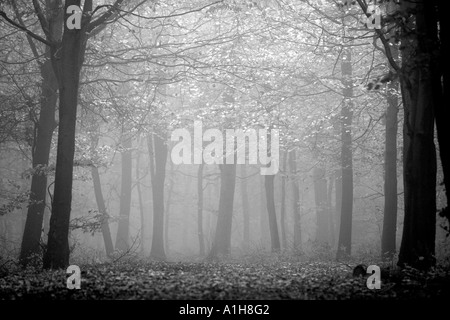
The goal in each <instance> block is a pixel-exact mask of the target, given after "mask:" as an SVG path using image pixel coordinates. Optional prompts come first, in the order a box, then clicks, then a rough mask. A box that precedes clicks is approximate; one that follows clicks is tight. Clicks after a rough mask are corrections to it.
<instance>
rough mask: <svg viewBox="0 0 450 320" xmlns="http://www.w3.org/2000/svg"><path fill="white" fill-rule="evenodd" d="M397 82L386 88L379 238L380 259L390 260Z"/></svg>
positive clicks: (394, 217) (393, 225)
mask: <svg viewBox="0 0 450 320" xmlns="http://www.w3.org/2000/svg"><path fill="white" fill-rule="evenodd" d="M397 90H398V82H397V81H393V82H391V83H390V84H389V86H388V93H387V103H388V107H387V110H386V139H385V155H384V216H383V232H382V236H381V257H382V259H387V260H390V259H392V258H393V256H394V254H395V251H396V244H395V238H396V230H397V131H398V117H397V114H398V98H397V94H396V92H397Z"/></svg>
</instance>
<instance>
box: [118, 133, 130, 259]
mask: <svg viewBox="0 0 450 320" xmlns="http://www.w3.org/2000/svg"><path fill="white" fill-rule="evenodd" d="M122 148H123V151H122V152H121V155H122V156H121V157H122V161H121V166H122V174H121V187H120V212H119V226H118V228H117V237H116V249H117V250H122V251H127V250H128V249H129V244H128V240H129V231H130V209H131V184H132V177H131V172H132V151H131V148H132V139H131V134H130V133H129V132H127V133H123V135H122Z"/></svg>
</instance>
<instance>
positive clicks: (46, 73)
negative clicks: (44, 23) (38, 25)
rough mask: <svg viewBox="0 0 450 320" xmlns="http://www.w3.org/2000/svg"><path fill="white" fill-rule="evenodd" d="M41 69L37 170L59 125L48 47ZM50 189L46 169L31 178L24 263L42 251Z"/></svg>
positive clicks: (58, 15) (54, 19)
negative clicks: (47, 196)
mask: <svg viewBox="0 0 450 320" xmlns="http://www.w3.org/2000/svg"><path fill="white" fill-rule="evenodd" d="M56 5H57V4H56V3H52V4H49V9H50V10H51V11H52V12H53V14H52V15H49V18H48V26H49V32H50V34H51V35H52V37H53V38H54V39H55V40H60V39H61V36H62V28H61V25H62V23H63V14H62V12H61V11H59V10H58V9H57V8H56ZM16 14H18V12H16ZM29 43H30V46H31V47H32V49H33V47H34V46H35V45H34V43H33V41H32V40H31V39H29ZM34 52H36V51H34ZM36 58H37V57H36ZM40 72H41V77H42V82H41V101H40V111H39V122H38V126H37V135H36V137H35V139H36V140H35V141H33V143H34V145H33V150H32V159H33V169H35V170H36V169H37V168H38V167H40V166H47V165H48V161H49V156H50V149H51V143H52V137H53V132H54V131H55V128H56V121H55V111H56V103H57V98H58V96H57V90H58V81H57V79H56V75H55V72H54V70H53V65H52V60H51V50H50V48H48V47H47V48H46V51H45V61H44V63H43V64H42V65H41V66H40ZM46 193H47V175H46V174H45V173H43V174H33V176H32V178H31V189H30V205H29V206H28V212H27V218H26V222H25V228H24V233H23V238H22V245H21V251H20V256H19V260H20V262H21V264H22V265H23V266H26V265H27V263H28V260H29V258H30V257H31V256H32V255H34V254H38V253H39V251H40V247H39V244H40V239H41V233H42V221H43V218H44V215H45V211H46V210H45V208H46ZM47 215H48V214H47ZM45 235H46V234H45V233H44V237H45Z"/></svg>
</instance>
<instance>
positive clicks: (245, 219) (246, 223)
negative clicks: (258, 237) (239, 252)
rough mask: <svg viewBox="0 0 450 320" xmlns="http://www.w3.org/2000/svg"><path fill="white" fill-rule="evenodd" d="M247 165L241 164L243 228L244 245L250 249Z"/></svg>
mask: <svg viewBox="0 0 450 320" xmlns="http://www.w3.org/2000/svg"><path fill="white" fill-rule="evenodd" d="M245 166H246V165H245V164H242V165H241V175H242V178H241V197H242V216H243V222H244V230H243V242H244V243H243V247H244V249H248V247H249V244H250V206H249V203H248V190H247V170H246V167H245Z"/></svg>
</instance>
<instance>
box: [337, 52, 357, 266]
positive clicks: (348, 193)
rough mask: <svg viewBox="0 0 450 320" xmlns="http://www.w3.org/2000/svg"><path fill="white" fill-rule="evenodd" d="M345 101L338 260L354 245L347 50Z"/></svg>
mask: <svg viewBox="0 0 450 320" xmlns="http://www.w3.org/2000/svg"><path fill="white" fill-rule="evenodd" d="M341 72H342V84H343V85H344V88H343V96H344V101H343V105H342V109H341V140H342V146H341V167H342V205H341V224H340V232H339V242H338V248H337V249H338V250H337V255H336V257H337V259H342V258H348V257H349V256H350V255H351V245H352V214H353V213H352V212H353V163H352V162H353V160H352V158H353V155H352V118H353V110H352V109H353V100H352V99H353V81H352V54H351V50H350V49H348V48H345V49H344V51H343V53H342V61H341Z"/></svg>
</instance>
